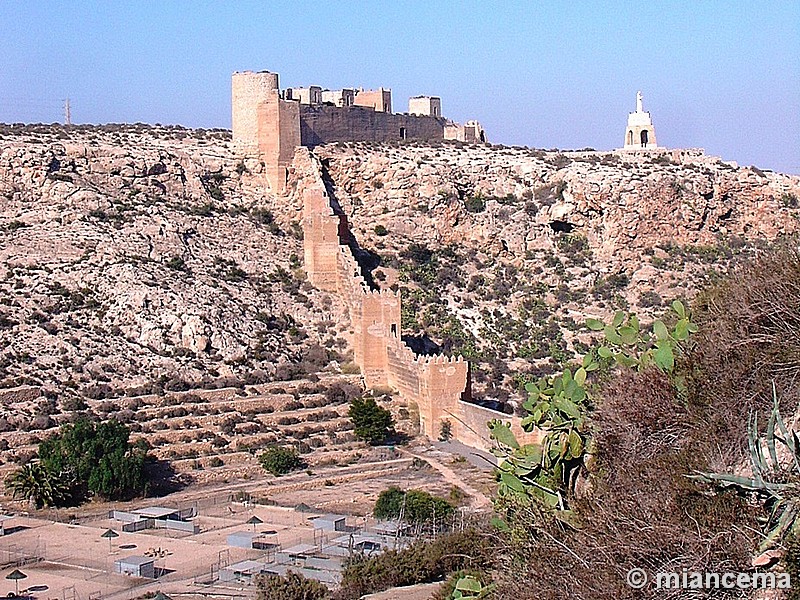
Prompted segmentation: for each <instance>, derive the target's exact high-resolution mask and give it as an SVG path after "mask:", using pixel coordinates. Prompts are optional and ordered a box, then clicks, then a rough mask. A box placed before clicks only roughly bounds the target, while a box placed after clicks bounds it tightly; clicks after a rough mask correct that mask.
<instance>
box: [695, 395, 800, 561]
mask: <svg viewBox="0 0 800 600" xmlns="http://www.w3.org/2000/svg"><path fill="white" fill-rule="evenodd" d="M772 400H773V406H772V412H771V413H770V416H769V420H768V421H767V428H766V431H765V433H764V435H763V436H759V434H758V415H757V414H754V415H753V418H752V419H751V421H750V426H749V429H748V435H747V445H748V448H749V451H750V466H751V469H752V473H753V474H752V477H747V476H743V475H735V474H732V473H697V474H695V475H690V478H692V479H695V480H699V481H704V482H706V483H712V484H714V485H716V486H718V487H721V488H729V487H730V488H735V489H737V490H739V491H741V492H751V493H755V494H756V495H758V496H759V497H761V498H763V499H764V501H765V503H766V506H767V508H768V510H769V511H770V516H769V518H768V519H767V520H766V524H765V532H766V533H765V537H764V541H763V542H762V543H761V546H760V547H759V551H760V552H764V551H766V550H769V549H770V548H772V547H774V546H775V545H777V544H778V543H780V542H781V541H782V540H783V539H784V538H785V537H786V535H787V534H788V533H789V532H792V533H794V534H798V533H800V519H798V516H800V437H799V436H798V435H797V432H796V431H794V430H790V429H789V428H788V427H787V426H786V423H785V422H784V420H783V418H782V417H781V413H780V409H779V406H778V405H779V402H778V393H777V390H776V389H775V382H774V381H773V382H772ZM776 442H777V443H780V444H781V445H782V446H783V447H784V448H786V450H787V451H788V454H789V457H790V462H789V464H788V465H787V464H784V463H781V462H780V461H779V460H778V447H777V444H776ZM765 446H766V449H767V453H766V455H765V454H764V447H765Z"/></svg>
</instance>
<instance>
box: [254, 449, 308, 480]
mask: <svg viewBox="0 0 800 600" xmlns="http://www.w3.org/2000/svg"><path fill="white" fill-rule="evenodd" d="M258 461H259V462H260V463H261V466H262V467H264V470H265V471H267V472H269V473H272V474H273V475H275V476H278V477H279V476H281V475H285V474H286V473H291V472H292V471H297V470H298V469H302V468H303V467H304V466H305V463H303V459H301V458H300V455H299V454H298V453H297V450H295V449H294V448H284V447H283V446H270V447H269V448H267V449H266V450H264V452H262V453H261V456H259V457H258Z"/></svg>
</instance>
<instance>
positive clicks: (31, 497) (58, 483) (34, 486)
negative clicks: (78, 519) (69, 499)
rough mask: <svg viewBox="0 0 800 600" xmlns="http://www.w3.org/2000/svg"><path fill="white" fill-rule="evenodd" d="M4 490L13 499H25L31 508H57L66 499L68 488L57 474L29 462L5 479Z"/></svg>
mask: <svg viewBox="0 0 800 600" xmlns="http://www.w3.org/2000/svg"><path fill="white" fill-rule="evenodd" d="M5 485H6V489H7V490H9V491H11V493H12V494H13V495H14V498H24V499H26V500H27V501H28V502H29V503H30V505H31V507H32V508H42V507H44V506H57V505H58V504H61V503H62V502H63V501H64V499H65V498H66V496H67V494H68V491H69V486H68V485H67V483H66V482H65V481H64V480H63V479H62V478H61V477H60V475H58V474H53V473H50V472H49V471H48V470H47V469H45V467H44V466H43V465H42V463H41V462H39V461H36V462H30V463H28V464H27V465H24V466H22V467H20V468H19V469H17V470H16V471H14V472H13V473H11V474H10V475H9V476H8V477H6V481H5Z"/></svg>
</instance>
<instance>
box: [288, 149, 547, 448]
mask: <svg viewBox="0 0 800 600" xmlns="http://www.w3.org/2000/svg"><path fill="white" fill-rule="evenodd" d="M290 172H291V176H292V177H294V178H295V184H296V185H294V186H292V188H293V189H294V190H295V192H294V193H296V194H299V195H300V196H301V198H302V206H303V209H302V210H303V213H302V214H303V216H302V225H303V244H304V257H305V270H306V273H307V275H308V280H309V282H310V283H311V284H312V285H314V286H315V287H317V288H319V289H323V290H327V291H330V292H334V293H337V294H338V295H340V296H341V297H342V298H343V299H344V301H345V304H346V305H347V310H348V314H349V317H350V321H351V326H352V329H353V334H354V335H353V356H354V361H355V363H356V364H357V365H358V367H359V368H360V369H361V374H362V376H363V378H364V382H365V384H366V386H367V388H380V387H390V388H393V389H395V390H397V391H398V392H399V393H400V395H401V396H402V397H403V398H405V399H407V400H409V401H411V402H414V403H415V404H416V405H417V406H418V408H419V417H420V429H421V431H422V432H423V433H425V435H427V436H428V437H430V438H432V439H436V438H437V437H438V436H439V433H440V430H441V426H442V423H443V422H444V421H449V422H450V425H451V433H452V435H453V438H454V439H456V440H458V441H460V442H462V443H464V444H467V445H469V446H472V447H475V448H479V449H482V450H488V449H489V448H491V446H492V442H491V440H490V439H489V430H488V428H487V427H486V423H487V421H489V420H491V419H503V420H504V421H510V422H511V427H512V430H513V431H514V432H515V433H516V434H517V437H518V439H520V441H521V442H523V441H525V442H531V441H536V440H537V439H538V438H537V436H536V434H528V433H525V432H524V431H523V430H522V428H521V426H520V424H519V418H517V417H510V416H509V415H506V414H503V413H499V412H497V411H493V410H490V409H487V408H484V407H481V406H478V405H475V404H472V403H471V402H470V400H471V387H470V371H469V363H468V362H467V361H466V360H464V358H463V357H461V356H457V357H451V356H445V355H443V354H437V355H432V356H429V355H419V354H416V353H415V352H414V351H413V350H411V348H409V347H408V346H407V345H406V344H405V343H404V342H403V340H402V337H401V331H400V306H401V298H400V293H399V292H394V291H391V290H385V289H373V288H372V287H370V285H369V284H368V282H367V281H366V279H365V278H364V277H363V275H362V273H361V267H360V266H359V264H358V262H357V261H356V259H355V257H354V256H353V253H352V251H351V249H350V247H349V246H348V245H347V242H346V240H347V239H349V236H348V235H347V232H346V229H347V228H346V222H345V217H344V216H343V215H339V214H336V211H335V210H334V208H333V206H334V205H333V204H332V202H331V198H330V196H329V195H328V192H327V190H326V188H325V183H324V181H323V178H322V165H321V164H320V162H319V160H318V159H317V158H316V157H315V156H314V155H313V154H312V152H311V151H309V150H308V149H307V148H298V149H297V152H296V154H295V157H294V161H293V163H292V166H291V168H290Z"/></svg>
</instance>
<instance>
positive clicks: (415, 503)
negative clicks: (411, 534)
mask: <svg viewBox="0 0 800 600" xmlns="http://www.w3.org/2000/svg"><path fill="white" fill-rule="evenodd" d="M454 511H455V508H454V507H453V505H452V504H450V503H449V502H448V501H447V500H445V499H444V498H439V497H438V496H432V495H431V494H429V493H428V492H424V491H422V490H408V491H407V492H404V491H402V490H401V489H399V488H396V487H390V488H389V489H387V490H384V491H382V492H381V493H380V495H379V496H378V500H377V501H376V502H375V509H374V510H373V512H372V514H373V515H374V516H375V518H376V519H399V518H402V519H403V520H404V521H407V522H409V523H430V522H432V521H433V520H434V518H435V519H436V521H437V522H440V523H441V522H444V521H445V520H447V519H449V518H450V517H451V516H453V512H454Z"/></svg>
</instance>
